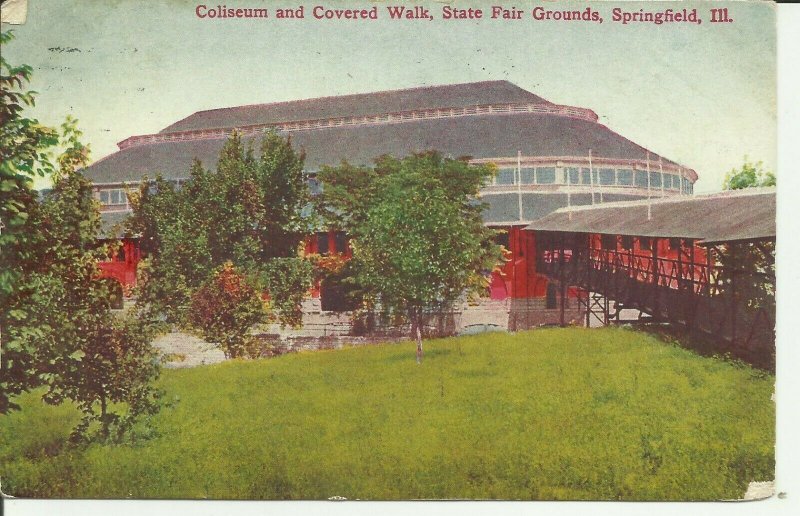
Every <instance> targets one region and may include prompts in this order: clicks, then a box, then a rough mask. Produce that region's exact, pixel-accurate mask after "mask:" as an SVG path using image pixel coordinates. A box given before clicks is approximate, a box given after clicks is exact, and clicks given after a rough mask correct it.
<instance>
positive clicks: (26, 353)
mask: <svg viewBox="0 0 800 516" xmlns="http://www.w3.org/2000/svg"><path fill="white" fill-rule="evenodd" d="M2 38H3V41H2V42H3V43H6V42H7V41H8V35H6V34H4V35H3V36H2ZM2 68H3V70H4V74H5V71H6V70H7V71H8V73H9V76H6V75H3V78H2V81H3V86H4V87H3V88H2V90H3V94H2V99H3V108H2V116H3V124H2V127H3V132H2V137H0V138H2V145H0V152H3V153H4V155H3V162H2V163H3V164H2V170H3V183H2V184H3V187H2V188H0V190H2V191H3V192H4V195H3V198H2V210H3V218H4V220H7V219H6V215H7V214H9V213H15V214H16V215H14V216H12V218H11V219H8V220H9V232H8V233H5V234H4V241H3V245H2V246H0V249H2V251H0V252H2V260H3V268H4V269H7V270H8V271H11V273H12V274H10V275H5V276H4V279H3V282H2V283H3V288H2V289H1V290H2V292H1V293H0V327H1V328H2V330H3V334H2V346H3V354H2V375H1V376H0V413H7V412H9V411H11V410H13V409H17V408H19V405H18V404H16V403H15V402H14V398H15V397H16V396H18V395H19V394H20V393H22V392H25V391H28V390H31V389H33V388H36V387H43V388H44V389H45V393H44V400H45V401H46V402H48V403H52V404H60V403H63V402H64V401H67V400H69V401H72V402H73V403H75V404H76V405H77V406H78V408H79V409H81V411H82V412H83V420H82V422H81V423H80V424H79V425H78V427H76V429H75V432H74V434H73V436H74V437H75V438H78V439H101V440H105V439H107V438H110V437H112V435H111V434H112V429H113V431H114V435H113V437H115V438H119V437H121V435H122V434H123V433H124V432H125V431H126V430H128V429H130V427H131V426H132V425H133V423H134V421H135V420H136V419H137V418H138V417H139V416H141V415H145V414H152V413H153V412H154V411H155V410H156V408H157V405H156V404H155V394H156V393H155V391H154V390H153V389H152V387H151V386H150V382H151V381H152V380H153V379H154V378H155V376H156V375H157V372H158V369H157V366H155V365H152V364H150V362H149V360H150V358H151V352H150V347H149V340H147V338H146V334H145V332H142V331H139V329H137V330H136V331H134V330H133V329H132V326H131V324H132V323H123V322H122V321H119V320H117V319H115V317H114V316H113V315H112V313H111V311H110V307H109V302H110V293H109V291H108V289H107V287H106V286H105V285H106V282H105V281H104V280H101V279H100V278H99V270H98V268H97V261H98V259H101V258H102V257H103V256H105V255H106V254H107V249H106V248H105V247H104V246H103V245H102V244H100V243H99V241H98V240H97V235H98V233H99V229H100V215H99V212H98V210H97V204H96V202H95V201H94V199H93V196H92V185H91V183H90V182H89V181H88V180H87V179H86V178H84V177H83V176H82V175H81V174H80V172H78V169H79V168H80V167H83V166H85V165H86V164H87V163H88V156H89V149H88V147H86V146H85V145H83V144H82V143H81V141H80V138H81V136H82V135H81V133H80V131H79V130H78V129H77V125H76V124H77V122H76V121H75V120H74V119H72V118H69V117H68V118H67V120H66V122H65V123H64V124H63V125H62V126H61V128H60V131H55V130H52V129H46V128H42V127H40V126H39V125H38V124H37V123H36V122H35V121H33V120H29V119H25V118H23V116H22V111H21V109H22V107H21V104H20V102H22V103H25V104H31V103H32V99H33V96H32V94H31V93H18V92H15V91H13V90H16V89H22V87H23V85H24V83H25V82H27V81H28V79H29V77H30V69H29V67H24V66H23V67H19V68H16V69H15V68H12V67H10V66H9V65H8V64H7V63H6V62H5V61H3V62H2ZM59 135H60V138H59ZM56 150H60V154H59V155H58V157H57V158H56V159H55V161H54V159H53V157H52V155H53V154H54V153H55V152H56ZM37 174H38V175H42V176H48V177H50V178H51V179H52V180H53V183H54V184H53V189H52V191H51V192H50V193H48V194H47V195H45V196H44V197H43V198H42V199H39V198H38V195H37V194H36V193H35V192H33V191H32V190H31V186H32V185H31V181H30V178H31V177H32V176H34V175H37ZM7 180H8V181H7ZM6 194H8V195H6ZM5 237H8V238H5ZM112 404H113V406H112ZM98 405H99V411H98ZM95 422H96V423H98V425H99V430H98V431H97V432H94V426H93V423H95Z"/></svg>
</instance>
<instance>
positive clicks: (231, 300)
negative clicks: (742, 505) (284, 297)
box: [190, 262, 265, 358]
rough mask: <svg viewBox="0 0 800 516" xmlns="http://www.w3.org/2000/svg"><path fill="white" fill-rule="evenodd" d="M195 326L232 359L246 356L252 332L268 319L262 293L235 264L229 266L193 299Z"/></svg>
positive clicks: (222, 268)
mask: <svg viewBox="0 0 800 516" xmlns="http://www.w3.org/2000/svg"><path fill="white" fill-rule="evenodd" d="M191 303H192V305H191V308H192V309H191V312H190V321H191V323H192V324H193V325H194V326H195V327H197V328H199V329H200V330H201V331H202V332H203V336H204V337H205V338H206V339H208V340H209V341H211V342H215V343H218V344H219V345H220V347H221V348H222V351H223V352H224V353H225V356H226V357H228V358H238V357H241V356H243V355H244V352H245V349H246V347H247V344H248V340H249V339H250V333H249V331H250V328H251V327H252V326H253V325H254V324H256V323H258V322H261V321H262V320H263V318H264V315H265V312H264V306H263V302H262V301H261V298H260V297H259V295H258V291H257V290H256V289H255V288H254V287H253V286H252V285H250V284H249V283H248V282H247V280H246V278H245V277H244V276H242V275H241V274H240V273H239V272H238V271H237V270H236V269H235V268H234V266H233V264H232V263H231V262H227V263H225V264H224V265H223V266H222V267H221V268H220V269H219V270H218V271H217V272H216V273H215V274H214V275H213V276H212V277H211V278H209V279H208V280H207V281H206V282H205V283H204V284H203V285H202V286H201V287H200V288H199V289H198V290H197V291H196V292H195V293H194V294H193V295H192V299H191Z"/></svg>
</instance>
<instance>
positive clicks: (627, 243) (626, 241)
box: [621, 235, 633, 250]
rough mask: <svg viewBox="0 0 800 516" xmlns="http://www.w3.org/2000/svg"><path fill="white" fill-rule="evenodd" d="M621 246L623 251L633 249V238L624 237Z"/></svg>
mask: <svg viewBox="0 0 800 516" xmlns="http://www.w3.org/2000/svg"><path fill="white" fill-rule="evenodd" d="M621 244H622V248H623V249H628V250H630V249H633V237H632V236H630V235H622V241H621Z"/></svg>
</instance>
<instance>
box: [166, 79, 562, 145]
mask: <svg viewBox="0 0 800 516" xmlns="http://www.w3.org/2000/svg"><path fill="white" fill-rule="evenodd" d="M502 102H505V103H543V104H550V103H549V102H548V101H546V100H545V99H543V98H541V97H539V96H538V95H534V94H533V93H531V92H529V91H526V90H524V89H522V88H520V87H519V86H516V85H515V84H512V83H510V82H508V81H484V82H474V83H467V84H450V85H445V86H427V87H420V88H410V89H404V90H393V91H379V92H372V93H359V94H354V95H341V96H337V97H321V98H314V99H306V100H292V101H288V102H275V103H270V104H252V105H247V106H236V107H228V108H221V109H210V110H207V111H198V112H196V113H194V114H192V115H189V116H188V117H186V118H184V119H183V120H179V121H178V122H175V123H174V124H172V125H170V126H168V127H165V128H164V129H163V130H162V131H161V133H171V132H176V131H191V130H199V129H218V128H234V127H243V126H247V125H258V124H274V123H278V122H293V121H299V120H314V119H325V118H338V117H353V116H366V115H374V114H379V113H391V112H396V111H410V110H418V109H436V108H458V107H465V106H475V105H480V104H492V103H502Z"/></svg>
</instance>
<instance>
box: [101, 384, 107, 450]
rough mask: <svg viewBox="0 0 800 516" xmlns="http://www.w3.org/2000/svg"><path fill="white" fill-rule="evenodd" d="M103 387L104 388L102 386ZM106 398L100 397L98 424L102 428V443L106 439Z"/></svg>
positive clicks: (103, 395)
mask: <svg viewBox="0 0 800 516" xmlns="http://www.w3.org/2000/svg"><path fill="white" fill-rule="evenodd" d="M104 387H105V386H104ZM106 412H107V407H106V396H105V394H101V395H100V424H101V426H102V436H103V441H105V440H106V439H108V433H109V432H108V420H107V419H106Z"/></svg>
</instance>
